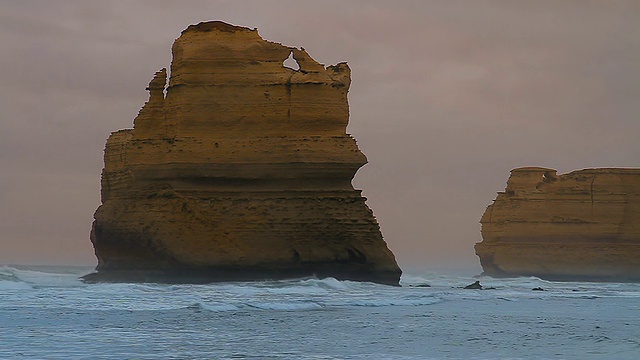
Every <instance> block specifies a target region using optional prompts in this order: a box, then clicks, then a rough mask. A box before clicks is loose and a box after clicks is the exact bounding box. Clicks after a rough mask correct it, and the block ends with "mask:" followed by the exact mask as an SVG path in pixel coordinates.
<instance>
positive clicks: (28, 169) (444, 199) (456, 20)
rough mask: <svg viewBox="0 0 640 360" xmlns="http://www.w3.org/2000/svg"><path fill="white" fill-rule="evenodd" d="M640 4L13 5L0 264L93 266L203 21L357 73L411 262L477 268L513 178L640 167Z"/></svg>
mask: <svg viewBox="0 0 640 360" xmlns="http://www.w3.org/2000/svg"><path fill="white" fill-rule="evenodd" d="M639 19H640V2H639V1H633V0H630V1H588V0H575V1H568V0H565V1H558V0H549V1H544V0H536V1H511V0H504V1H498V0H496V1H479V0H468V1H455V0H441V1H424V0H423V1H302V0H297V1H282V0H278V1H237V0H236V1H104V0H101V1H88V0H81V1H62V0H60V1H26V0H15V1H11V0H3V1H2V2H0V76H1V78H0V263H13V264H15V263H23V264H24V263H28V264H87V265H92V264H95V258H94V255H93V248H92V246H91V243H90V241H89V230H90V227H91V222H92V220H93V212H94V211H95V209H96V207H97V206H98V205H99V204H100V197H99V192H100V171H101V169H102V166H103V160H102V151H103V148H104V143H105V141H106V139H107V137H108V135H109V133H110V132H111V131H115V130H118V129H122V128H128V127H131V126H132V122H133V118H134V117H135V116H136V114H137V113H138V110H139V109H140V107H142V105H143V104H144V102H145V101H146V100H147V97H148V95H147V92H146V91H145V90H144V89H145V87H146V86H147V84H148V82H149V81H150V80H151V78H152V77H153V74H154V72H156V71H157V70H159V69H161V68H163V67H169V64H170V61H171V52H170V49H171V44H172V43H173V41H174V39H175V38H177V37H178V36H179V35H180V31H182V30H183V29H184V28H186V27H187V26H188V25H189V24H195V23H198V22H200V21H206V20H223V21H226V22H230V23H232V24H235V25H242V26H247V27H251V28H253V27H257V28H258V31H259V33H260V35H261V36H262V37H263V38H265V39H267V40H270V41H275V42H280V43H283V44H285V45H290V46H297V47H300V46H303V47H304V48H305V49H307V51H308V52H309V53H310V55H311V56H312V57H314V58H315V59H316V60H317V61H319V62H321V63H325V64H327V65H329V64H335V63H337V62H340V61H347V62H348V63H349V65H350V67H351V69H352V80H353V82H352V86H351V90H350V92H349V101H350V110H351V119H350V125H349V128H348V130H349V132H350V133H351V134H353V135H354V137H355V138H356V139H357V140H358V143H359V145H360V147H361V149H362V150H363V151H364V153H365V154H366V155H367V157H368V158H369V164H368V165H366V166H365V167H363V168H362V169H361V170H360V171H359V172H358V174H357V175H356V178H355V180H354V185H355V186H356V188H360V189H363V190H364V195H365V196H366V197H368V199H369V200H368V204H369V206H370V207H371V208H372V209H373V211H374V213H375V215H376V216H377V218H378V221H379V222H380V225H381V227H382V231H383V234H384V236H385V239H386V241H387V243H388V244H389V247H390V248H391V249H392V250H393V251H394V252H395V254H396V256H397V258H398V260H399V262H400V265H401V267H405V268H412V267H443V266H449V267H457V266H460V267H478V268H479V262H478V260H477V257H476V256H475V255H474V250H473V245H474V243H476V242H478V241H480V240H481V236H480V225H479V223H478V221H479V220H480V217H481V215H482V213H483V212H484V210H485V208H486V206H487V205H489V204H490V203H491V201H492V200H493V199H494V198H495V195H496V192H497V191H501V190H503V189H504V186H505V182H506V180H507V178H508V176H509V170H511V169H512V168H515V167H520V166H545V167H552V168H556V169H558V170H559V171H560V172H567V171H571V170H575V169H581V168H587V167H614V166H615V167H636V166H638V165H639V164H638V162H639V160H640V141H639V139H638V137H639V135H640V21H639Z"/></svg>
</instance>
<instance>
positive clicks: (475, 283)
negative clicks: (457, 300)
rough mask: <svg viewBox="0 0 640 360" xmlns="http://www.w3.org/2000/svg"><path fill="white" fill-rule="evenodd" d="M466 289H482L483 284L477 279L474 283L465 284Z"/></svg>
mask: <svg viewBox="0 0 640 360" xmlns="http://www.w3.org/2000/svg"><path fill="white" fill-rule="evenodd" d="M464 289H471V290H482V285H480V281H475V282H474V283H473V284H469V285H467V286H465V287H464Z"/></svg>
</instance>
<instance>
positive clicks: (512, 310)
mask: <svg viewBox="0 0 640 360" xmlns="http://www.w3.org/2000/svg"><path fill="white" fill-rule="evenodd" d="M91 270H92V269H91V268H80V267H24V266H0V359H323V360H325V359H634V360H637V359H640V284H628V283H627V284H625V283H588V282H575V283H569V282H549V281H544V280H540V279H537V278H513V279H493V278H487V277H482V278H479V279H476V278H474V277H473V275H474V274H473V273H469V274H464V273H462V274H461V273H455V274H453V273H452V274H447V273H445V272H433V271H431V272H429V271H423V272H420V271H415V272H414V273H413V274H405V275H403V277H402V281H401V283H402V286H401V287H392V286H384V285H377V284H371V283H359V282H351V281H338V280H335V279H331V278H329V279H322V280H318V279H298V280H288V281H262V282H248V283H218V284H208V285H165V284H124V283H123V284H85V283H83V282H81V281H80V280H79V279H78V277H79V276H81V275H84V274H86V273H88V272H91ZM475 280H480V282H481V283H482V285H483V286H484V287H485V288H494V289H486V290H467V289H463V288H462V287H464V286H465V285H468V284H470V283H472V282H474V281H475ZM426 285H429V287H427V286H426ZM534 288H542V289H543V291H540V290H532V289H534Z"/></svg>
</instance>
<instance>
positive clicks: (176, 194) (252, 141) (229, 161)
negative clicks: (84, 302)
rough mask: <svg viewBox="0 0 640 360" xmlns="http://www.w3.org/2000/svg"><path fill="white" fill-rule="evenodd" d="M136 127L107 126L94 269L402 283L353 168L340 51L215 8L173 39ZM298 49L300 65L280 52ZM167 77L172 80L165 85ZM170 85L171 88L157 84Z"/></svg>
mask: <svg viewBox="0 0 640 360" xmlns="http://www.w3.org/2000/svg"><path fill="white" fill-rule="evenodd" d="M172 52H173V60H172V63H171V78H170V79H169V82H168V86H166V82H167V71H166V70H165V69H162V70H160V71H158V72H157V73H156V74H155V77H154V78H153V80H152V81H151V82H150V84H149V87H148V88H147V90H149V92H150V97H149V101H148V102H147V103H146V104H145V105H144V107H143V108H142V109H141V110H140V113H139V114H138V116H137V117H136V118H135V120H134V128H133V129H126V130H120V131H117V132H114V133H112V134H111V136H110V137H109V139H108V140H107V144H106V148H105V152H104V159H105V166H104V170H103V172H102V193H101V194H102V205H101V206H100V207H99V208H98V210H97V211H96V213H95V221H94V223H93V228H92V232H91V241H92V243H93V245H94V248H95V253H96V256H97V258H98V266H97V272H96V273H93V274H90V275H88V276H87V277H85V279H86V280H89V281H166V282H209V281H228V280H260V279H278V278H291V277H304V276H314V275H315V276H318V277H328V276H331V277H336V278H338V279H350V280H362V281H373V282H379V283H385V284H393V285H397V284H398V281H399V277H400V274H401V271H400V268H399V267H398V265H397V263H396V260H395V257H394V255H393V253H392V252H391V251H390V250H389V249H388V248H387V245H386V243H385V242H384V240H383V238H382V235H381V233H380V229H379V226H378V223H377V221H376V219H375V217H374V216H373V213H372V211H371V210H370V209H369V208H368V207H367V205H366V204H365V200H366V199H365V198H363V197H362V196H361V192H360V191H358V190H354V188H353V186H352V184H351V180H352V178H353V176H354V175H355V173H356V171H357V170H358V169H359V168H360V167H361V166H363V165H364V164H365V163H366V162H367V159H366V157H365V156H364V154H363V153H362V152H361V151H360V150H359V149H358V146H357V144H356V142H355V140H354V139H353V138H352V137H351V136H350V135H348V134H347V133H346V127H347V123H348V120H349V107H348V103H347V92H348V90H349V85H350V81H351V76H350V69H349V67H348V66H347V64H346V63H339V64H337V65H334V66H328V67H325V66H324V65H322V64H320V63H318V62H316V61H315V60H313V59H312V58H311V57H310V56H309V55H308V54H307V52H306V51H305V50H304V49H302V48H301V49H297V48H294V47H288V46H284V45H281V44H278V43H273V42H269V41H265V40H263V39H262V38H261V37H260V36H259V35H258V32H257V31H256V30H255V29H248V28H244V27H238V26H233V25H229V24H226V23H223V22H219V21H214V22H205V23H200V24H198V25H191V26H189V27H188V28H187V29H186V30H184V31H183V32H182V35H181V36H180V37H179V38H178V39H177V40H176V41H175V43H174V45H173V48H172ZM289 57H293V59H295V61H296V62H297V64H298V65H299V68H298V69H295V70H294V69H292V68H288V67H285V66H283V61H284V60H285V59H287V58H289ZM165 87H166V89H165ZM165 94H166V95H165Z"/></svg>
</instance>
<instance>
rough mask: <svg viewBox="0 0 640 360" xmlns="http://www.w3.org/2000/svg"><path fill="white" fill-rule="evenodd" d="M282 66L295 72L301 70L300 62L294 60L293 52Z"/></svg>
mask: <svg viewBox="0 0 640 360" xmlns="http://www.w3.org/2000/svg"><path fill="white" fill-rule="evenodd" d="M282 66H284V67H286V68H287V69H291V70H295V71H298V70H300V64H298V61H297V60H296V59H294V58H293V51H291V52H290V53H289V57H288V58H286V59H284V61H283V62H282Z"/></svg>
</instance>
